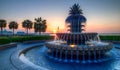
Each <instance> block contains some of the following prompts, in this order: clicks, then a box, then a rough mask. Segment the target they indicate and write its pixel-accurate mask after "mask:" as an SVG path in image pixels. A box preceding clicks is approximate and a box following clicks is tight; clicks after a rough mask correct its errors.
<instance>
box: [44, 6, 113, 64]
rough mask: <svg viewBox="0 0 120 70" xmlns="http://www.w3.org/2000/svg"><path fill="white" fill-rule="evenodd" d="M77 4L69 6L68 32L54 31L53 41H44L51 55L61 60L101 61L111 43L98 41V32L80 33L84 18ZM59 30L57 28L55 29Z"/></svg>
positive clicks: (83, 25) (82, 29)
mask: <svg viewBox="0 0 120 70" xmlns="http://www.w3.org/2000/svg"><path fill="white" fill-rule="evenodd" d="M77 6H79V5H77V4H74V5H73V7H71V13H70V14H69V16H68V17H67V19H66V24H67V28H69V30H68V31H69V32H70V33H55V39H54V42H52V41H50V42H47V43H46V47H47V48H48V50H50V52H48V53H49V54H52V55H49V56H51V57H53V58H54V59H55V60H59V61H63V62H77V63H79V62H82V63H86V62H89V63H91V62H99V61H102V58H103V56H104V55H105V54H106V52H108V51H110V50H111V49H112V47H113V46H112V44H111V43H104V42H101V41H100V38H99V34H98V33H82V31H84V30H85V29H84V28H83V27H85V25H86V24H85V22H86V20H87V19H86V18H85V17H84V16H83V14H82V13H81V12H82V11H81V10H78V11H80V12H76V10H73V9H72V8H76V9H78V7H77ZM57 31H59V30H57Z"/></svg>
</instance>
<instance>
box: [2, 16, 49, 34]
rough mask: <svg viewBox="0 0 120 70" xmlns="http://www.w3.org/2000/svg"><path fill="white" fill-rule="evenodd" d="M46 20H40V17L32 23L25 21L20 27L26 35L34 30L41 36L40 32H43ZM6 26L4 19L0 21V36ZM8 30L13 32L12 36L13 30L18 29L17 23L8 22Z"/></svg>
mask: <svg viewBox="0 0 120 70" xmlns="http://www.w3.org/2000/svg"><path fill="white" fill-rule="evenodd" d="M46 24H47V23H46V20H44V19H42V18H41V17H38V18H35V21H34V22H32V21H31V20H29V19H26V20H24V21H23V22H22V27H23V28H25V30H26V34H27V35H28V33H29V30H30V29H32V28H34V31H35V32H39V34H41V32H45V31H46V28H47V25H46ZM6 26H7V21H6V20H4V19H0V30H1V35H3V29H4V28H5V27H6ZM8 27H9V29H12V31H13V35H14V31H15V29H18V23H17V22H16V21H11V22H9V25H8Z"/></svg>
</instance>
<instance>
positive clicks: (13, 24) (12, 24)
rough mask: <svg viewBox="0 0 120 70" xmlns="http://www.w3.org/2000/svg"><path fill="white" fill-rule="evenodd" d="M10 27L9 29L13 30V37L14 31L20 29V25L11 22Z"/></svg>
mask: <svg viewBox="0 0 120 70" xmlns="http://www.w3.org/2000/svg"><path fill="white" fill-rule="evenodd" d="M8 26H9V29H13V35H14V29H18V24H17V22H15V21H11V22H10V24H9V25H8Z"/></svg>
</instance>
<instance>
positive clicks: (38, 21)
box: [34, 17, 47, 34]
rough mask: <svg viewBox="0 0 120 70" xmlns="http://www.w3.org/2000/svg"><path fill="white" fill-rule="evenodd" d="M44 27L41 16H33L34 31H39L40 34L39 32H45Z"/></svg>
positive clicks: (44, 21)
mask: <svg viewBox="0 0 120 70" xmlns="http://www.w3.org/2000/svg"><path fill="white" fill-rule="evenodd" d="M46 28H47V25H46V20H43V19H42V18H41V17H39V18H35V22H34V30H35V32H39V34H40V33H41V32H45V31H46Z"/></svg>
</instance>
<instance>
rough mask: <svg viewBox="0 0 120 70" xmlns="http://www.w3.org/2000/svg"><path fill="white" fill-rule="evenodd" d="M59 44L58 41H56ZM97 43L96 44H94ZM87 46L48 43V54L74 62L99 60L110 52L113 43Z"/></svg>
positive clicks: (98, 43)
mask: <svg viewBox="0 0 120 70" xmlns="http://www.w3.org/2000/svg"><path fill="white" fill-rule="evenodd" d="M56 42H58V41H56ZM94 43H95V44H94ZM92 44H93V45H91V44H87V45H67V44H61V43H59V44H56V43H55V41H54V42H47V43H46V47H47V48H48V54H49V55H50V56H52V57H54V58H57V59H66V58H67V59H72V60H83V58H84V59H85V60H94V59H95V60H98V59H100V58H102V57H103V56H104V54H105V53H106V52H108V51H110V50H111V49H112V48H113V46H112V44H111V43H103V42H93V43H92Z"/></svg>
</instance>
